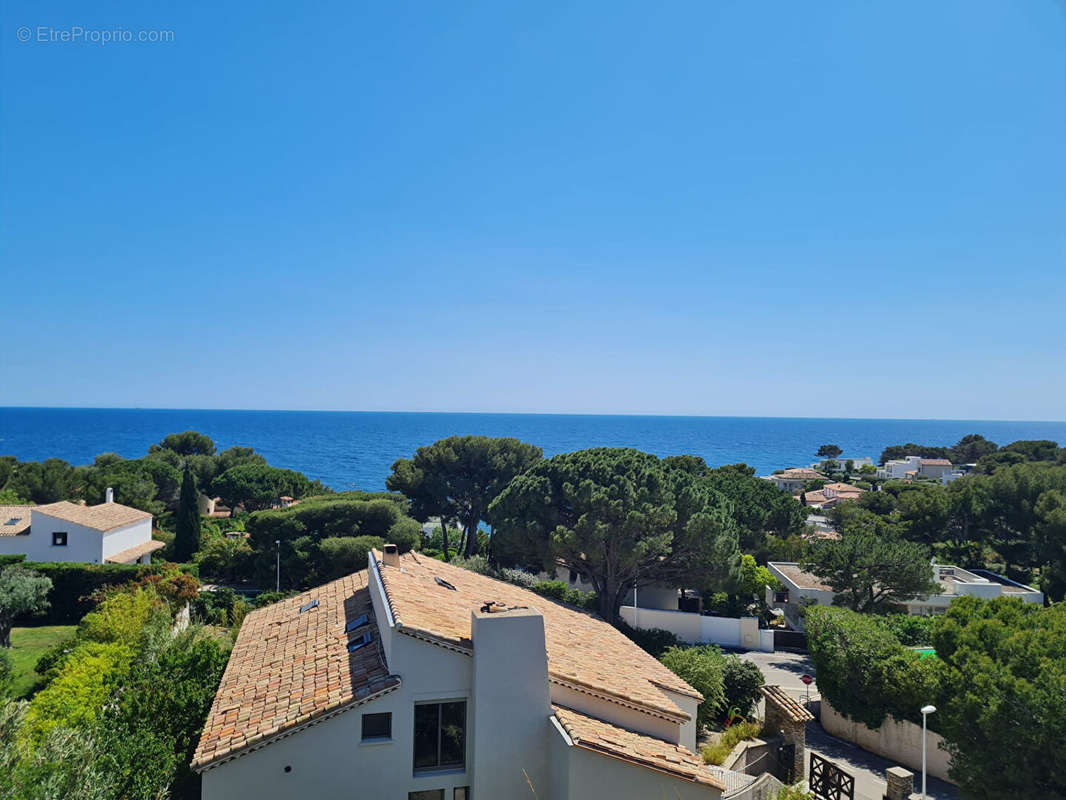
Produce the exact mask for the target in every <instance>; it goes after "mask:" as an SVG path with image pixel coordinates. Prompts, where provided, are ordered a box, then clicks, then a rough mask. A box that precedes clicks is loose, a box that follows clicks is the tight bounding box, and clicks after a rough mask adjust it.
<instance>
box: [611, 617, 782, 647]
mask: <svg viewBox="0 0 1066 800" xmlns="http://www.w3.org/2000/svg"><path fill="white" fill-rule="evenodd" d="M622 619H623V620H625V621H626V623H627V624H629V625H632V626H633V627H634V628H644V629H647V628H662V629H663V630H667V631H670V632H671V633H673V634H674V635H675V636H677V638H678V639H680V640H681V641H683V642H688V643H689V644H718V645H721V646H723V647H734V648H740V647H742V644H741V635H740V633H741V621H740V620H739V619H736V618H733V617H705V616H703V615H701V614H693V613H690V612H687V611H667V610H665V609H658V608H634V607H633V606H622ZM758 642H759V643H758V649H759V650H762V651H763V652H765V653H772V652H773V651H774V633H773V631H769V630H760V631H759V638H758Z"/></svg>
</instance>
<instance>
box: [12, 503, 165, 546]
mask: <svg viewBox="0 0 1066 800" xmlns="http://www.w3.org/2000/svg"><path fill="white" fill-rule="evenodd" d="M163 546H164V545H163V542H157V541H154V540H153V539H152V515H151V514H149V513H148V512H147V511H141V510H139V509H136V508H130V507H129V506H124V505H122V504H121V503H116V502H114V493H113V492H112V491H111V489H108V490H107V501H106V502H104V503H101V504H99V505H95V506H83V505H79V504H77V503H70V502H67V501H66V500H61V501H60V502H58V503H48V504H47V505H41V506H0V554H3V555H24V556H26V560H27V561H74V562H80V563H86V564H137V563H140V564H147V563H148V562H149V561H150V560H151V558H152V553H154V552H155V551H156V550H158V549H159V548H161V547H163Z"/></svg>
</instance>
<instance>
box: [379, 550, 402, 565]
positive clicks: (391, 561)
mask: <svg viewBox="0 0 1066 800" xmlns="http://www.w3.org/2000/svg"><path fill="white" fill-rule="evenodd" d="M384 551H385V554H384V557H383V558H382V559H381V560H382V561H383V562H385V566H386V567H398V566H400V551H399V550H397V549H396V545H394V544H387V545H385V547H384Z"/></svg>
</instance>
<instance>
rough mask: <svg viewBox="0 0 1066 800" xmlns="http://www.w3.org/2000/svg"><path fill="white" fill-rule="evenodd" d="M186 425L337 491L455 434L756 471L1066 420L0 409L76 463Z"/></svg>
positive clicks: (13, 426) (25, 446) (381, 481)
mask: <svg viewBox="0 0 1066 800" xmlns="http://www.w3.org/2000/svg"><path fill="white" fill-rule="evenodd" d="M190 429H191V430H197V431H200V432H202V433H206V434H207V435H208V436H210V437H211V438H212V439H214V440H215V442H216V443H217V445H218V446H219V448H220V449H221V448H226V447H231V446H233V445H242V446H247V447H254V448H255V449H256V450H258V451H259V452H261V453H262V454H263V455H264V456H266V458H267V459H268V460H269V462H270V463H271V464H273V465H275V466H279V467H287V468H289V469H295V470H299V471H300V472H303V473H305V474H307V475H308V476H309V477H311V478H318V479H320V480H322V481H323V482H324V483H326V484H327V485H329V486H332V487H333V488H335V489H353V488H358V489H369V490H380V489H383V488H384V486H385V477H386V476H387V475H388V474H389V468H390V467H391V465H392V462H393V461H395V460H396V459H397V458H403V457H409V456H410V455H411V454H412V453H413V452H414V451H415V449H416V448H417V447H419V446H421V445H425V444H430V443H431V442H434V441H436V440H437V439H441V438H444V437H445V436H451V435H455V434H483V435H486V436H515V437H517V438H519V439H522V440H524V441H527V442H532V443H534V444H536V445H539V446H540V447H542V448H543V449H544V453H545V455H548V456H551V455H554V454H556V453H564V452H568V451H571V450H579V449H582V448H586V447H635V448H637V449H639V450H645V451H647V452H650V453H655V454H656V455H659V456H666V455H676V454H681V453H691V454H694V455H698V456H702V457H703V458H704V459H706V461H707V463H708V464H711V465H712V466H719V465H722V464H734V463H737V462H740V461H744V462H747V463H748V464H750V465H751V466H753V467H755V468H756V469H757V470H758V474H760V475H763V474H767V473H769V472H771V471H772V470H774V469H780V468H784V467H790V466H800V465H805V464H810V463H811V462H812V461H814V460H815V455H814V454H815V451H816V450H817V449H818V446H819V445H821V444H825V443H827V442H832V443H835V444H838V445H840V447H842V448H843V449H844V455H843V458H845V459H846V458H848V457H849V456H853V457H860V456H870V457H871V458H873V459H874V460H875V461H876V459H877V457H878V456H879V455H880V453H881V450H882V449H883V448H884V447H886V446H887V445H890V444H902V443H905V442H919V443H922V444H930V445H951V444H954V443H955V442H957V441H958V440H959V439H960V438H962V437H963V436H964V435H966V434H968V433H980V434H982V435H983V436H986V437H987V438H989V439H991V440H992V441H994V442H997V443H999V444H1007V443H1008V442H1012V441H1016V440H1018V439H1052V440H1054V441H1057V442H1060V443H1066V422H991V421H960V420H901V419H799V418H792V419H789V418H780V417H775V418H759V417H652V416H592V415H564V414H444V413H403V412H396V413H381V412H333V411H204V410H178V409H175V410H163V409H151V410H140V409H75V408H0V455H13V456H16V457H17V458H19V459H20V460H23V461H31V460H40V459H45V458H52V457H55V458H62V459H64V460H66V461H69V462H71V463H73V464H89V463H91V462H92V460H93V458H94V457H95V456H96V455H98V454H99V453H104V452H115V453H118V454H119V455H121V456H124V457H126V458H138V457H140V456H142V455H144V453H145V452H146V451H147V450H148V446H149V445H150V444H152V443H153V442H158V441H159V440H160V439H162V438H163V437H164V436H165V435H166V434H168V433H175V432H178V431H184V430H190Z"/></svg>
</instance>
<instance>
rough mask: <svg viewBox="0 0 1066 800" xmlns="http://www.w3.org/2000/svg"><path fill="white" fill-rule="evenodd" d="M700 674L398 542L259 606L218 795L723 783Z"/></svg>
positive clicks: (445, 795)
mask: <svg viewBox="0 0 1066 800" xmlns="http://www.w3.org/2000/svg"><path fill="white" fill-rule="evenodd" d="M701 700H702V697H701V696H700V694H699V693H698V692H697V691H695V690H694V689H693V688H692V687H691V686H689V685H688V684H686V683H685V682H684V681H682V680H681V679H680V678H678V677H677V676H676V675H674V673H672V672H671V671H670V670H668V669H667V668H666V667H664V666H663V665H662V664H660V663H659V662H658V661H657V660H656V659H654V658H653V657H652V656H650V655H648V654H647V653H646V652H644V651H643V650H641V649H640V648H639V647H637V645H635V644H634V643H633V642H631V641H630V640H629V639H628V638H626V637H625V636H624V635H623V634H622V633H620V632H619V631H617V630H616V629H614V628H613V627H612V626H610V625H609V624H607V623H606V622H603V621H602V620H600V619H599V618H597V617H594V616H592V615H590V614H586V613H583V612H581V611H578V610H576V609H573V608H571V607H568V606H564V605H561V604H559V603H555V602H552V601H551V600H548V599H546V598H544V597H541V596H540V595H537V594H534V593H532V592H530V591H528V590H526V589H523V588H520V587H518V586H514V585H511V584H508V583H503V582H501V581H497V580H494V579H492V578H488V577H486V576H483V575H479V574H477V573H474V572H470V571H468V570H465V569H462V568H461V567H458V566H455V565H453V564H446V563H443V562H441V561H437V560H434V559H431V558H427V557H425V556H422V555H420V554H418V553H414V552H412V553H407V554H405V555H403V556H400V555H398V554H397V552H396V547H395V545H386V546H385V551H384V552H383V553H382V552H377V551H375V552H371V553H370V555H369V557H368V569H366V570H361V571H359V572H356V573H353V574H351V575H349V576H347V577H345V578H341V579H340V580H337V581H333V582H332V583H328V584H325V585H324V586H320V587H318V588H316V589H312V590H310V591H308V592H304V593H303V594H301V595H298V596H296V597H293V598H289V599H287V600H282V601H281V602H279V603H275V604H273V605H270V606H267V607H265V608H262V609H259V610H257V611H253V612H252V613H250V614H249V615H248V616H247V617H246V618H245V620H244V624H243V625H242V627H241V630H240V634H239V636H238V638H237V642H236V644H235V645H234V648H233V653H232V656H231V657H230V660H229V664H228V666H227V667H226V672H225V675H224V676H223V678H222V682H221V684H220V686H219V689H218V693H217V695H216V697H215V701H214V703H213V705H212V707H211V712H210V714H209V716H208V718H207V722H206V724H205V726H204V731H203V734H202V736H201V738H200V742H199V745H198V747H197V749H196V754H195V756H194V758H193V762H192V766H193V768H194V769H195V770H196V771H197V772H199V773H201V775H202V776H203V784H202V797H203V800H222V799H223V798H226V799H227V800H228V799H229V798H237V797H255V798H258V799H259V800H273V798H278V800H280V798H292V797H306V798H317V797H367V798H395V799H396V800H470V798H471V797H473V798H478V799H479V800H481V799H483V800H509V798H526V797H528V798H533V797H537V798H540V800H599V799H600V798H602V799H603V800H608V798H610V799H612V800H628V799H629V798H632V800H638V798H639V800H646V798H653V797H669V798H679V799H680V800H697V799H704V800H708V799H714V798H720V797H721V796H722V793H723V790H724V789H725V783H724V781H723V779H722V777H720V774H719V773H718V772H716V771H715V769H716V768H712V767H708V766H706V765H704V764H703V763H702V759H701V758H700V757H699V756H698V755H696V754H695V753H694V752H693V750H694V749H695V747H696V709H697V706H698V704H699V703H700V702H701Z"/></svg>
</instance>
